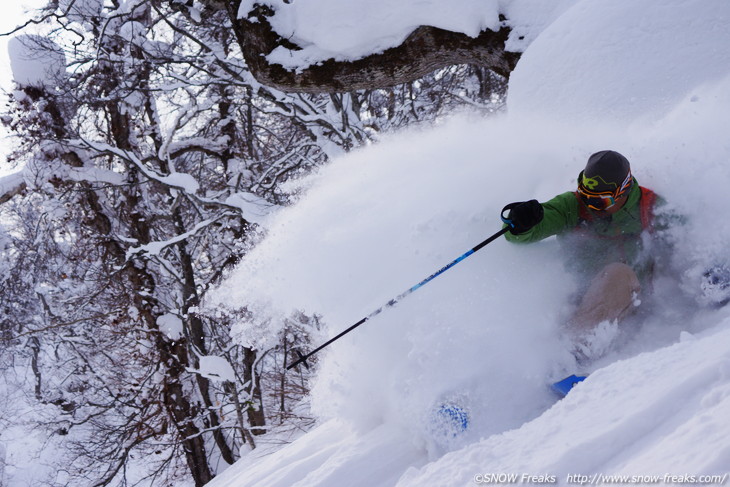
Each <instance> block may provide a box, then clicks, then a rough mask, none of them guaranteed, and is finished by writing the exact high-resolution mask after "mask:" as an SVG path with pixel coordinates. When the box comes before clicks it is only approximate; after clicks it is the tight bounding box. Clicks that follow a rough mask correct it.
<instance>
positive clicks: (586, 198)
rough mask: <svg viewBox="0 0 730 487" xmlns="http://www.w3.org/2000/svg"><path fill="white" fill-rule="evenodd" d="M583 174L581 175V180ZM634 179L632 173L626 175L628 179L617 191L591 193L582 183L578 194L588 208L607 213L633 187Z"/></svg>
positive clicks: (579, 185)
mask: <svg viewBox="0 0 730 487" xmlns="http://www.w3.org/2000/svg"><path fill="white" fill-rule="evenodd" d="M582 176H583V174H582V173H581V178H580V179H581V180H582V179H583V178H582ZM633 182H634V178H633V176H632V175H631V171H629V173H628V174H627V175H626V179H624V182H623V183H621V186H619V188H618V189H617V190H616V191H601V192H596V191H591V190H589V189H588V188H586V187H585V186H583V184H582V183H580V184H578V194H580V196H581V198H582V199H583V202H584V203H585V204H586V206H587V207H588V208H590V209H591V210H596V211H605V210H608V209H609V208H611V207H613V206H614V205H615V204H616V200H618V199H619V198H620V197H621V196H623V195H624V194H625V193H626V192H627V191H628V190H629V189H631V186H632V185H633Z"/></svg>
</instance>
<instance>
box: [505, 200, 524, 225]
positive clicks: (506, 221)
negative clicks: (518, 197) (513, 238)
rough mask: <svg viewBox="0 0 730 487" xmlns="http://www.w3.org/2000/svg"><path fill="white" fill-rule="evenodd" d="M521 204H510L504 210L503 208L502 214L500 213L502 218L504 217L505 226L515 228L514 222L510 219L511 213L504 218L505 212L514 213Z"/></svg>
mask: <svg viewBox="0 0 730 487" xmlns="http://www.w3.org/2000/svg"><path fill="white" fill-rule="evenodd" d="M519 204H520V203H510V204H508V205H507V206H505V207H504V208H502V213H500V216H501V217H502V222H504V224H505V225H509V226H510V227H511V228H514V227H515V224H514V223H513V222H512V220H511V219H510V218H509V213H507V216H504V213H505V212H509V211H512V208H514V207H515V206H517V205H519Z"/></svg>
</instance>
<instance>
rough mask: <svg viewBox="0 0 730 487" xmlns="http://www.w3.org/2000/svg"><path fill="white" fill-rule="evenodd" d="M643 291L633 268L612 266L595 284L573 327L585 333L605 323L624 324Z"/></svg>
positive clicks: (604, 270) (615, 264)
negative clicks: (621, 322)
mask: <svg viewBox="0 0 730 487" xmlns="http://www.w3.org/2000/svg"><path fill="white" fill-rule="evenodd" d="M640 290H641V285H640V284H639V278H638V277H636V273H635V272H634V270H633V269H632V268H631V267H629V266H627V265H626V264H622V263H620V262H614V263H612V264H608V265H607V266H606V267H604V268H603V269H602V270H601V271H600V272H599V273H598V274H597V275H596V277H594V278H593V280H592V281H591V283H590V285H589V286H588V290H587V291H586V293H585V295H584V296H583V299H582V300H581V302H580V304H579V305H578V308H577V309H576V310H575V312H574V313H573V316H572V317H571V318H570V320H569V322H568V325H569V327H570V328H571V329H572V330H573V331H575V332H578V333H584V332H588V331H591V330H593V329H594V328H595V327H596V326H598V324H599V323H601V322H603V321H614V320H618V321H620V320H621V319H622V318H624V317H625V316H626V315H627V314H628V312H629V311H630V310H631V308H632V307H633V303H634V299H635V297H636V294H637V293H638V292H639V291H640Z"/></svg>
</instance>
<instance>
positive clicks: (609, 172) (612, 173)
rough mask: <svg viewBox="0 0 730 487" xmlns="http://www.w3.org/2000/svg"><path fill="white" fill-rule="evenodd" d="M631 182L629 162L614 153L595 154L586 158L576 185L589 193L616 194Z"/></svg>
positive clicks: (607, 151)
mask: <svg viewBox="0 0 730 487" xmlns="http://www.w3.org/2000/svg"><path fill="white" fill-rule="evenodd" d="M630 181H631V165H630V164H629V160H628V159H626V158H625V157H624V156H622V155H621V154H619V153H618V152H616V151H612V150H604V151H601V152H596V153H595V154H593V155H592V156H591V157H589V158H588V164H586V168H585V169H584V170H583V171H582V172H581V173H580V176H579V177H578V184H579V185H580V186H582V187H583V188H584V189H586V190H588V191H590V192H591V193H609V192H610V193H618V192H619V191H620V190H621V189H624V188H625V187H626V186H627V185H628V184H630Z"/></svg>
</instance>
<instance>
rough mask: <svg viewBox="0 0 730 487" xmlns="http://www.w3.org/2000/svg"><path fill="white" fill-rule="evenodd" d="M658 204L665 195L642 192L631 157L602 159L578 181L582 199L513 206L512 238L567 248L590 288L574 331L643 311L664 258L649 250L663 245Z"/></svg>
mask: <svg viewBox="0 0 730 487" xmlns="http://www.w3.org/2000/svg"><path fill="white" fill-rule="evenodd" d="M656 204H657V195H656V194H655V193H654V192H653V191H651V190H650V189H647V188H644V187H642V186H639V183H638V182H637V181H636V179H635V178H634V177H633V175H632V173H631V166H630V164H629V161H628V159H626V157H624V156H623V155H621V154H619V153H618V152H615V151H612V150H605V151H601V152H596V153H595V154H593V155H591V156H590V157H589V158H588V163H587V164H586V167H585V169H584V170H583V171H581V173H580V175H579V176H578V189H577V191H569V192H566V193H562V194H559V195H558V196H556V197H554V198H553V199H551V200H550V201H547V202H545V203H542V204H541V203H539V202H538V201H537V200H534V199H533V200H530V201H525V202H517V203H511V204H509V205H507V206H506V207H505V209H504V210H503V212H502V214H503V220H504V222H505V224H506V225H508V226H509V232H508V233H506V234H505V238H506V239H507V240H508V241H510V242H515V243H528V242H536V241H538V240H542V239H545V238H547V237H550V236H552V235H557V236H558V238H559V239H560V240H561V242H562V243H563V244H565V245H567V247H568V250H569V255H570V257H571V260H570V263H571V265H573V266H574V267H575V270H576V271H577V272H578V273H579V275H580V276H581V278H582V279H583V281H584V282H585V283H587V286H586V287H584V288H583V289H586V291H585V293H584V294H583V295H582V296H581V297H580V298H579V302H578V305H577V307H576V308H575V311H574V312H573V314H572V316H571V317H570V318H569V320H568V327H569V328H570V330H571V331H572V332H574V333H575V334H577V335H579V336H581V335H582V336H585V335H586V334H588V333H589V332H590V331H592V330H594V329H595V328H596V326H597V325H599V324H600V323H601V322H605V321H608V322H613V321H617V322H619V323H620V322H621V320H622V319H624V318H625V317H626V316H627V315H629V314H630V312H631V311H632V310H633V309H635V307H636V306H635V303H638V302H639V300H638V296H639V294H640V292H641V290H642V288H644V289H648V288H650V286H651V278H652V274H653V268H654V259H653V257H654V256H656V255H657V252H656V249H652V250H651V251H650V250H649V249H648V248H647V244H649V245H650V244H651V243H652V242H653V241H654V240H655V239H654V238H653V237H654V235H655V230H656V229H657V222H656V221H655V220H656V218H655V207H656ZM506 211H508V214H507V216H506V217H505V216H504V213H505V212H506ZM581 348H584V347H580V346H579V355H580V354H581V353H580V350H581ZM582 352H586V350H583V351H582Z"/></svg>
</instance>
